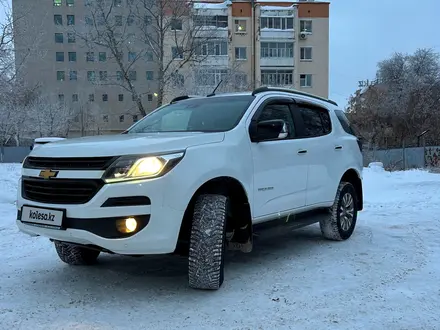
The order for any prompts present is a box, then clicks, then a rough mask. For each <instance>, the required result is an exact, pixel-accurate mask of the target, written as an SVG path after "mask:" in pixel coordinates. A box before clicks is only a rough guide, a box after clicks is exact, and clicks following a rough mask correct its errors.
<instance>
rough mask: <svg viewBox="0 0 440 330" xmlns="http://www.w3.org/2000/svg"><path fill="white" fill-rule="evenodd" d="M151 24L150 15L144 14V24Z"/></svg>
mask: <svg viewBox="0 0 440 330" xmlns="http://www.w3.org/2000/svg"><path fill="white" fill-rule="evenodd" d="M150 24H151V16H150V15H145V16H144V25H145V26H148V25H150Z"/></svg>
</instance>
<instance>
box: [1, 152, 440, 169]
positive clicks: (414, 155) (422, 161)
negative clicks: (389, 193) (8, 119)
mask: <svg viewBox="0 0 440 330" xmlns="http://www.w3.org/2000/svg"><path fill="white" fill-rule="evenodd" d="M30 151H31V148H30V147H1V146H0V163H20V162H22V161H23V159H24V158H25V157H26V156H27V155H28V154H29V153H30ZM363 155H364V166H368V164H369V163H371V162H382V163H383V165H384V167H385V168H386V169H390V170H405V169H410V168H426V167H428V168H438V169H439V170H440V146H432V147H416V148H400V149H386V150H364V152H363Z"/></svg>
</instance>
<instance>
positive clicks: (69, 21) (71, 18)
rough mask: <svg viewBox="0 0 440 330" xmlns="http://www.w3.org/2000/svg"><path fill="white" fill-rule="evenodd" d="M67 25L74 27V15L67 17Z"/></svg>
mask: <svg viewBox="0 0 440 330" xmlns="http://www.w3.org/2000/svg"><path fill="white" fill-rule="evenodd" d="M67 25H75V15H67Z"/></svg>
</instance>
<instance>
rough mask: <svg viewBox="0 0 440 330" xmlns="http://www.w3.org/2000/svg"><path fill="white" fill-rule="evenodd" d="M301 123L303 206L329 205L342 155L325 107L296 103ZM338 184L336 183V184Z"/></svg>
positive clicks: (332, 196) (338, 174)
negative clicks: (304, 168)
mask: <svg viewBox="0 0 440 330" xmlns="http://www.w3.org/2000/svg"><path fill="white" fill-rule="evenodd" d="M296 111H297V112H298V113H299V114H300V116H301V119H300V120H299V121H302V125H301V127H300V128H299V132H298V133H299V135H300V137H301V138H303V139H304V140H305V141H307V160H308V162H309V163H308V165H309V169H308V178H307V193H306V205H307V206H312V205H318V204H329V203H332V202H333V200H334V197H335V196H334V193H335V191H334V189H333V188H334V187H335V180H337V181H339V179H340V177H339V176H340V173H339V172H340V169H339V166H338V164H339V163H340V162H341V158H340V157H341V154H340V153H339V154H338V153H337V151H338V149H337V147H338V146H336V145H335V144H334V141H335V139H334V134H333V132H332V127H331V121H330V115H329V111H328V110H327V109H325V108H322V107H319V106H316V105H313V104H308V103H297V104H296ZM336 185H337V183H336Z"/></svg>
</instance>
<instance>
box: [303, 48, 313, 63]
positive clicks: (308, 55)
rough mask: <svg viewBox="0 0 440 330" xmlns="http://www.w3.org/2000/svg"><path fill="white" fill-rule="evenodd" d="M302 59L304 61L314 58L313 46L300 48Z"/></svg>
mask: <svg viewBox="0 0 440 330" xmlns="http://www.w3.org/2000/svg"><path fill="white" fill-rule="evenodd" d="M300 59H301V60H303V61H311V60H312V47H301V48H300Z"/></svg>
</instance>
